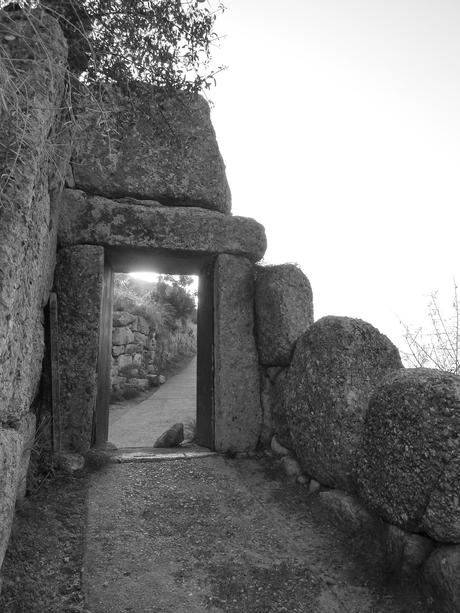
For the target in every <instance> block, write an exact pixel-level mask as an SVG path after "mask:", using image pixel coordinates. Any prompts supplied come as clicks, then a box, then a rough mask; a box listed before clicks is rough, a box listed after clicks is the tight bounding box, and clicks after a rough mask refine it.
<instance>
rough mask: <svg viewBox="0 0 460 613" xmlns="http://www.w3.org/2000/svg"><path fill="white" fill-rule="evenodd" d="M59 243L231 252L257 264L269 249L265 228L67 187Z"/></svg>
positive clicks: (219, 215)
mask: <svg viewBox="0 0 460 613" xmlns="http://www.w3.org/2000/svg"><path fill="white" fill-rule="evenodd" d="M58 241H59V245H60V246H62V247H64V246H69V245H77V244H92V245H102V246H105V247H129V248H133V247H138V248H148V249H157V250H165V249H167V250H168V251H172V252H174V251H176V252H180V253H182V254H186V255H202V254H209V255H213V254H219V253H228V254H233V255H242V256H245V257H247V258H248V259H249V260H251V261H253V262H256V261H257V260H260V258H262V257H263V254H264V253H265V249H266V247H267V241H266V238H265V231H264V228H263V226H261V225H260V224H259V223H257V222H256V221H254V220H253V219H249V218H247V217H233V216H231V215H223V214H222V213H217V212H215V211H207V210H205V209H200V208H194V207H192V208H187V207H167V206H162V205H160V204H158V203H156V202H149V201H145V200H133V199H131V200H130V202H117V201H115V200H108V199H107V198H103V197H99V196H88V195H87V194H85V193H84V192H82V191H79V190H71V189H66V190H65V191H64V196H63V204H62V212H61V218H60V224H59V237H58Z"/></svg>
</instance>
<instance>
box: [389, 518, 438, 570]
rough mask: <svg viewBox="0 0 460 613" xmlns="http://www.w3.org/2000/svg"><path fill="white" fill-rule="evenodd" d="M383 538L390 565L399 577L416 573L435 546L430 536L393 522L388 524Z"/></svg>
mask: <svg viewBox="0 0 460 613" xmlns="http://www.w3.org/2000/svg"><path fill="white" fill-rule="evenodd" d="M383 539H384V547H385V556H386V560H387V563H388V567H389V569H390V570H391V571H392V572H393V573H394V574H395V575H396V576H399V577H402V576H410V575H415V573H416V572H417V571H418V570H419V569H420V568H421V566H422V565H423V563H424V562H425V560H426V559H427V557H428V556H429V555H430V553H431V552H432V551H433V549H434V547H435V543H434V541H432V540H431V539H429V538H428V537H426V536H422V535H420V534H413V533H411V532H405V531H404V530H401V529H400V528H398V527H397V526H393V525H392V524H386V526H385V530H384V536H383Z"/></svg>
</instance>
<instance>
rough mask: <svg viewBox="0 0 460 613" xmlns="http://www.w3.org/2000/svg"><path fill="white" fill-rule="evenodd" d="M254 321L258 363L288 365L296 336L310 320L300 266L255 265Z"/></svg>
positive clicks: (308, 296) (307, 293) (306, 283)
mask: <svg viewBox="0 0 460 613" xmlns="http://www.w3.org/2000/svg"><path fill="white" fill-rule="evenodd" d="M255 320H256V338H257V348H258V351H259V360H260V363H261V364H263V365H264V366H289V363H290V361H291V357H292V352H293V350H294V346H295V343H296V341H297V339H298V338H299V336H300V335H301V334H303V333H304V332H305V330H306V329H307V328H308V327H309V326H311V324H312V323H313V294H312V290H311V286H310V282H309V281H308V279H307V277H306V276H305V275H304V273H303V272H302V271H301V270H300V268H298V267H297V266H295V265H294V264H281V265H279V266H256V276H255Z"/></svg>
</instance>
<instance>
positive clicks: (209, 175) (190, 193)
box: [72, 86, 231, 213]
mask: <svg viewBox="0 0 460 613" xmlns="http://www.w3.org/2000/svg"><path fill="white" fill-rule="evenodd" d="M100 105H102V111H103V118H104V121H101V110H100V108H99V107H100ZM78 122H79V124H80V126H81V130H80V132H79V133H78V135H77V138H76V139H75V144H74V151H73V154H72V169H73V178H74V181H75V185H76V187H77V188H79V189H83V190H84V191H86V192H88V193H93V194H100V195H102V196H107V197H109V198H117V197H123V196H133V197H135V198H141V199H146V200H158V201H159V202H161V203H162V204H166V205H169V206H196V207H202V208H206V209H212V210H216V211H220V212H222V213H229V212H230V207H231V196H230V189H229V186H228V183H227V178H226V176H225V166H224V163H223V161H222V157H221V155H220V152H219V148H218V145H217V141H216V135H215V132H214V129H213V127H212V124H211V120H210V113H209V105H208V103H207V102H206V101H205V100H204V98H202V97H201V96H199V95H197V94H188V93H185V92H179V91H177V92H174V94H168V93H166V92H165V91H164V90H162V89H161V88H158V87H154V86H152V87H151V89H150V91H149V92H148V93H145V92H144V93H143V95H141V96H139V95H137V92H136V90H133V91H132V93H131V95H124V94H123V93H121V92H120V91H117V90H116V89H115V88H114V87H111V86H106V89H105V91H104V96H103V97H102V101H101V100H99V99H98V100H97V101H95V100H92V99H91V98H89V99H88V103H87V105H86V108H85V112H84V113H81V114H80V115H79V117H78Z"/></svg>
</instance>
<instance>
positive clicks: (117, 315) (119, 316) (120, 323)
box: [112, 311, 136, 343]
mask: <svg viewBox="0 0 460 613" xmlns="http://www.w3.org/2000/svg"><path fill="white" fill-rule="evenodd" d="M135 320H136V315H132V314H131V313H127V312H126V311H114V312H113V326H114V328H115V327H120V328H123V327H125V326H129V324H132V323H133V322H134V321H135ZM112 343H113V335H112Z"/></svg>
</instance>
